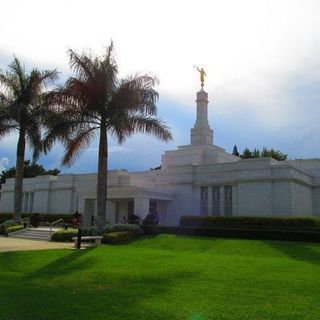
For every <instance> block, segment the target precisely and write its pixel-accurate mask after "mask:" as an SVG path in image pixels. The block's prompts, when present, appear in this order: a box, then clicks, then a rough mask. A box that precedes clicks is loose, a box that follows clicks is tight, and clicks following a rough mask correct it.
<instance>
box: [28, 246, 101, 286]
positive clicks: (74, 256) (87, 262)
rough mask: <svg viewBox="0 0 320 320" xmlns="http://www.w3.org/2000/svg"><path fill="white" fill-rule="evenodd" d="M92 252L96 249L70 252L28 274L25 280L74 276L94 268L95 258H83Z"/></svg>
mask: <svg viewBox="0 0 320 320" xmlns="http://www.w3.org/2000/svg"><path fill="white" fill-rule="evenodd" d="M92 250H94V248H87V249H84V250H72V251H68V254H67V255H65V256H63V257H61V258H58V259H56V260H53V261H52V262H49V263H48V264H46V265H44V266H42V267H41V268H39V269H37V270H34V271H33V272H30V273H27V274H26V275H25V278H27V279H29V280H30V279H34V278H37V279H41V278H47V277H49V276H56V275H57V276H63V275H65V274H72V273H74V272H77V271H81V270H84V269H85V268H88V267H90V266H92V264H93V263H94V261H95V258H94V257H88V258H83V257H84V256H85V255H86V254H87V253H89V252H90V251H92ZM69 252H70V253H69Z"/></svg>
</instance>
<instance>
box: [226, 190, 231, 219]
mask: <svg viewBox="0 0 320 320" xmlns="http://www.w3.org/2000/svg"><path fill="white" fill-rule="evenodd" d="M224 215H225V216H227V217H229V216H232V186H224Z"/></svg>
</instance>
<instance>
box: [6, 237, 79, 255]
mask: <svg viewBox="0 0 320 320" xmlns="http://www.w3.org/2000/svg"><path fill="white" fill-rule="evenodd" d="M73 246H74V244H73V242H72V243H71V242H69V243H67V242H66V243H61V242H49V241H40V240H26V239H18V238H7V237H3V236H0V252H4V251H21V250H45V249H72V248H73Z"/></svg>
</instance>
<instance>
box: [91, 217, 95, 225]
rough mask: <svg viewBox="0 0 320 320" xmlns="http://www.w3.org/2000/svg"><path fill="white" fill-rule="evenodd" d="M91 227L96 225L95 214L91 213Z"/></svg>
mask: <svg viewBox="0 0 320 320" xmlns="http://www.w3.org/2000/svg"><path fill="white" fill-rule="evenodd" d="M91 227H94V215H93V214H92V215H91Z"/></svg>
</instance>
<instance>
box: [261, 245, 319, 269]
mask: <svg viewBox="0 0 320 320" xmlns="http://www.w3.org/2000/svg"><path fill="white" fill-rule="evenodd" d="M265 243H266V244H268V245H269V246H270V247H272V248H273V249H276V250H278V251H280V252H281V253H283V254H285V255H286V256H288V257H290V258H292V259H294V260H298V261H303V262H307V263H311V264H315V265H320V250H319V246H318V245H315V244H311V243H306V242H285V241H284V242H280V241H265Z"/></svg>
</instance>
